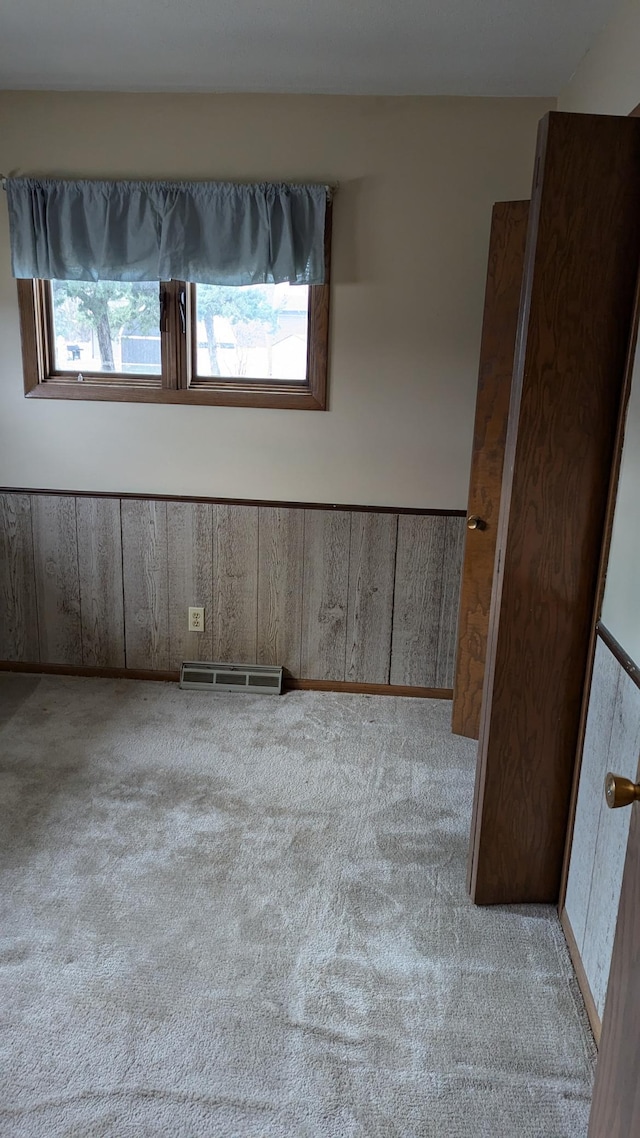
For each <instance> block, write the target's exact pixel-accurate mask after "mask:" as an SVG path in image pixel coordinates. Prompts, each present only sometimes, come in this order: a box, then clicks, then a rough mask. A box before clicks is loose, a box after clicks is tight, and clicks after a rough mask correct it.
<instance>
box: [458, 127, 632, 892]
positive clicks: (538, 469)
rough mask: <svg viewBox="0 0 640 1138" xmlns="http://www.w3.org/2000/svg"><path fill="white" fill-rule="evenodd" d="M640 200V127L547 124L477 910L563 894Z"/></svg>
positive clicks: (509, 468)
mask: <svg viewBox="0 0 640 1138" xmlns="http://www.w3.org/2000/svg"><path fill="white" fill-rule="evenodd" d="M639 196H640V121H639V120H637V119H627V118H616V117H612V116H601V115H570V114H564V113H561V112H552V113H551V114H550V115H548V116H547V117H546V118H545V119H544V120H543V122H542V124H541V129H540V134H539V142H538V153H537V158H536V174H535V177H534V190H533V195H532V203H531V211H530V219H529V233H528V238H527V252H526V258H525V277H524V286H523V294H522V303H521V309H520V318H519V325H518V335H517V345H516V356H515V365H514V377H513V387H512V396H511V405H510V412H509V425H508V430H507V442H506V449H505V463H504V474H503V486H502V501H501V511H500V521H499V529H498V561H499V565H498V568H497V571H496V573H495V575H494V584H493V591H492V600H491V617H490V630H489V638H488V646H487V664H486V677H485V696H484V700H483V710H482V717H481V728H480V745H479V762H478V774H477V785H476V804H475V809H474V819H473V826H472V842H471V856H470V881H469V884H470V890H471V894H472V896H473V898H474V900H475V901H476V902H478V903H487V904H490V903H509V902H530V901H532V902H533V901H545V902H555V901H557V898H558V892H559V884H560V875H561V869H562V857H563V849H564V842H565V835H566V830H567V821H568V809H569V799H570V791H571V779H572V773H573V768H574V762H575V754H576V746H577V740H578V729H579V720H580V706H581V696H582V689H583V684H584V677H585V670H586V664H587V658H588V648H589V636H590V630H591V623H592V618H593V604H594V596H595V588H596V580H597V572H598V562H599V556H600V550H601V545H602V540H603V529H604V519H605V507H606V501H607V491H608V484H609V475H610V471H611V464H612V458H613V451H614V440H615V435H616V423H617V419H618V412H619V406H620V399H621V391H622V385H623V379H624V373H625V361H626V352H627V345H628V341H629V336H630V331H631V325H632V314H633V304H634V292H635V281H636V274H637V267H638V258H639V253H640V212H639V211H638V207H637V202H638V199H639Z"/></svg>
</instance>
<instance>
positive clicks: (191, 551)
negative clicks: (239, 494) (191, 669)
mask: <svg viewBox="0 0 640 1138" xmlns="http://www.w3.org/2000/svg"><path fill="white" fill-rule="evenodd" d="M213 509H214V507H212V506H207V505H203V504H194V503H191V502H167V551H168V584H169V667H170V668H179V667H180V664H181V663H182V661H183V660H212V659H213V656H212V652H213V631H212V629H213ZM191 605H196V606H202V607H203V608H204V610H205V615H204V622H205V623H204V632H189V628H188V615H189V607H190V606H191Z"/></svg>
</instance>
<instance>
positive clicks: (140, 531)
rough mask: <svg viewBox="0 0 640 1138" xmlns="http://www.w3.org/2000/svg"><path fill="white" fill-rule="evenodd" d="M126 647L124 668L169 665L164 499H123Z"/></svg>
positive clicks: (163, 668) (162, 666)
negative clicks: (158, 500)
mask: <svg viewBox="0 0 640 1138" xmlns="http://www.w3.org/2000/svg"><path fill="white" fill-rule="evenodd" d="M121 510H122V562H123V570H124V618H125V649H126V661H127V667H128V668H156V669H158V670H159V671H163V670H166V669H167V668H168V667H169V589H168V580H167V577H168V573H167V504H166V502H151V501H138V500H135V499H123V500H122V502H121Z"/></svg>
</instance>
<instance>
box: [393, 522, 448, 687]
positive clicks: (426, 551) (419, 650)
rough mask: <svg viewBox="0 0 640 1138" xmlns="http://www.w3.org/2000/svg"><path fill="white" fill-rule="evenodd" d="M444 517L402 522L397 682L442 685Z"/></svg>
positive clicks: (395, 651) (396, 629) (396, 615)
mask: <svg viewBox="0 0 640 1138" xmlns="http://www.w3.org/2000/svg"><path fill="white" fill-rule="evenodd" d="M445 533H446V519H445V518H408V517H401V518H399V519H398V548H397V555H396V579H395V591H394V603H393V634H392V639H391V671H390V681H391V683H392V684H410V685H413V684H416V685H418V686H421V687H437V684H436V673H437V665H438V641H439V636H440V627H439V623H440V612H441V607H442V588H443V569H444V547H445Z"/></svg>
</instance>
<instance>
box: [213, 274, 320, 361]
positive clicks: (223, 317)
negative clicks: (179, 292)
mask: <svg viewBox="0 0 640 1138" xmlns="http://www.w3.org/2000/svg"><path fill="white" fill-rule="evenodd" d="M308 311H309V289H308V287H307V286H306V285H295V286H292V285H288V284H279V285H248V286H246V287H241V288H227V287H226V286H222V285H198V286H197V288H196V328H197V333H196V335H197V346H198V351H197V357H198V358H197V368H196V371H197V374H198V375H200V376H207V377H209V376H210V377H214V376H222V377H223V378H228V379H268V380H279V379H281V380H289V381H291V380H298V381H302V380H305V379H306V378H307V324H308Z"/></svg>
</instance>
